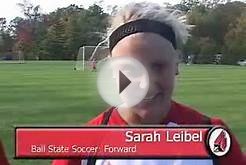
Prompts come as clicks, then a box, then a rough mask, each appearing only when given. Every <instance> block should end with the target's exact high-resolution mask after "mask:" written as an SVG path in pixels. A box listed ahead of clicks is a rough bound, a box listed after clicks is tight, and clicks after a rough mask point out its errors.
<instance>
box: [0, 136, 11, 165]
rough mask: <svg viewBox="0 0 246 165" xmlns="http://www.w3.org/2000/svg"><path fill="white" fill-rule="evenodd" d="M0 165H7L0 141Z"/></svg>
mask: <svg viewBox="0 0 246 165" xmlns="http://www.w3.org/2000/svg"><path fill="white" fill-rule="evenodd" d="M0 164H1V165H9V163H8V160H7V157H6V156H5V153H4V149H3V145H2V142H1V141H0Z"/></svg>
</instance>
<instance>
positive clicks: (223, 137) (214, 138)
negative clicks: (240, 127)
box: [208, 127, 231, 156]
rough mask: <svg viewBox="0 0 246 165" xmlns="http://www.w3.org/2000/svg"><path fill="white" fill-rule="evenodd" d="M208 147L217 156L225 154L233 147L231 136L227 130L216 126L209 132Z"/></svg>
mask: <svg viewBox="0 0 246 165" xmlns="http://www.w3.org/2000/svg"><path fill="white" fill-rule="evenodd" d="M208 147H209V149H210V151H211V152H212V153H213V154H214V155H216V156H224V155H225V154H226V153H227V152H228V151H229V149H230V147H231V138H230V135H229V133H228V132H227V130H225V129H224V128H221V127H216V128H214V129H212V130H211V131H210V132H209V135H208Z"/></svg>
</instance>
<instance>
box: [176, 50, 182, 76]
mask: <svg viewBox="0 0 246 165" xmlns="http://www.w3.org/2000/svg"><path fill="white" fill-rule="evenodd" d="M181 59H182V53H181V51H180V50H179V49H177V50H175V63H176V64H175V74H176V75H179V63H180V61H181Z"/></svg>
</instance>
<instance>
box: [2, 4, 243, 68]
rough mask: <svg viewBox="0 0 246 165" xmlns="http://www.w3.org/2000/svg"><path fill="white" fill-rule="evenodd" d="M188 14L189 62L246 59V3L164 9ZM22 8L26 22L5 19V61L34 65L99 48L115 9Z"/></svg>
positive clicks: (184, 49) (186, 48) (96, 6)
mask: <svg viewBox="0 0 246 165" xmlns="http://www.w3.org/2000/svg"><path fill="white" fill-rule="evenodd" d="M163 5H165V6H167V7H168V8H173V9H178V10H181V11H183V12H184V13H185V14H186V15H187V18H188V23H189V24H192V25H195V26H194V27H193V29H192V30H191V36H190V37H189V40H188V42H187V43H186V44H185V45H183V46H182V52H183V55H184V59H186V58H187V56H190V55H192V57H193V59H194V62H195V63H211V62H213V60H214V57H215V55H216V54H222V55H223V56H222V60H221V63H224V64H235V63H236V62H237V61H238V60H240V59H246V3H245V2H243V1H233V2H230V1H229V0H182V1H181V2H180V3H179V4H176V5H170V4H168V3H165V4H163ZM18 6H19V7H20V9H21V10H22V12H23V14H24V17H23V18H21V17H16V18H14V19H13V20H11V21H10V22H9V23H7V21H6V18H0V58H1V57H4V56H6V55H7V54H11V53H12V54H13V53H15V52H18V51H22V52H23V54H24V56H25V59H30V60H37V59H39V60H74V59H75V58H76V55H77V53H78V50H79V47H81V46H86V45H97V43H98V42H100V41H101V40H102V36H103V35H104V34H105V33H106V30H107V27H108V19H109V17H110V15H111V14H112V13H113V12H115V11H116V10H117V6H113V7H111V8H110V12H109V11H107V12H106V11H105V10H104V9H103V7H102V5H101V4H93V5H91V6H90V7H89V8H84V7H82V6H77V5H70V6H68V7H65V8H58V9H57V10H55V11H53V12H51V13H49V14H43V13H41V12H40V6H34V5H32V4H31V3H30V2H29V1H27V0H24V1H23V3H19V4H18Z"/></svg>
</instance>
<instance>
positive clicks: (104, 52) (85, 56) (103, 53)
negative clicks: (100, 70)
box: [74, 46, 110, 71]
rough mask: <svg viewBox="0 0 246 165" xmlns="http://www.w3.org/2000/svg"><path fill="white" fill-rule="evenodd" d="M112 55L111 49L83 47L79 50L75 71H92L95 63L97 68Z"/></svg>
mask: <svg viewBox="0 0 246 165" xmlns="http://www.w3.org/2000/svg"><path fill="white" fill-rule="evenodd" d="M109 55H110V52H109V48H108V47H106V46H83V47H80V48H79V52H78V55H77V59H76V61H75V66H74V70H82V71H85V70H90V69H91V68H92V65H93V62H96V66H97V67H98V66H100V64H101V63H102V62H103V61H105V60H106V59H107V58H108V56H109Z"/></svg>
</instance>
